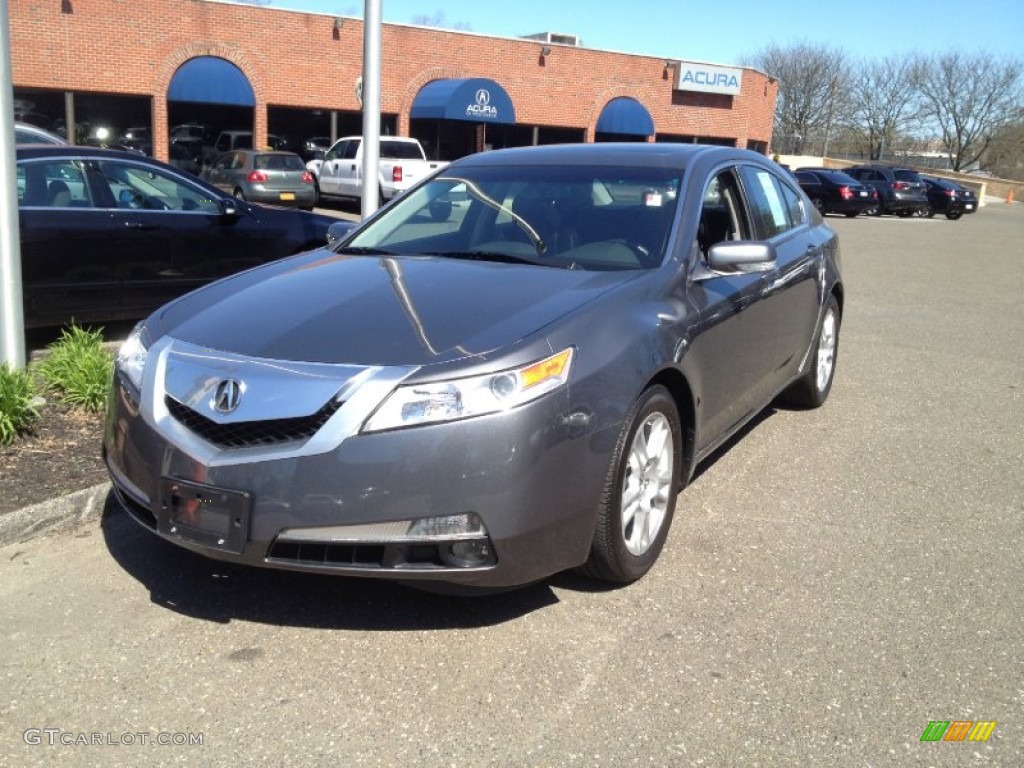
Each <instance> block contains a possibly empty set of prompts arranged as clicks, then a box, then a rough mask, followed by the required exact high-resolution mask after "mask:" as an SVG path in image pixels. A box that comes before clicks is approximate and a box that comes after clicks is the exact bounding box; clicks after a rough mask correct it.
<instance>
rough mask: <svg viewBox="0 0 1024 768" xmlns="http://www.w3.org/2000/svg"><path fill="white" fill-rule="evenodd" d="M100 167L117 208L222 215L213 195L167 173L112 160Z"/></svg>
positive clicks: (98, 163)
mask: <svg viewBox="0 0 1024 768" xmlns="http://www.w3.org/2000/svg"><path fill="white" fill-rule="evenodd" d="M96 166H97V168H98V169H99V171H100V173H101V174H102V177H103V181H104V182H105V183H106V185H107V187H108V188H109V189H110V195H111V197H112V198H113V201H114V205H115V206H116V207H117V208H125V209H143V210H150V211H194V212H200V213H218V214H219V213H220V204H219V202H218V201H217V200H216V199H214V198H213V197H211V196H210V195H209V193H207V192H206V191H205V190H203V189H202V188H201V187H194V186H192V185H191V184H186V183H185V181H184V180H183V179H180V178H177V177H175V176H171V175H170V174H168V173H165V172H164V171H163V169H157V168H152V167H149V166H145V165H135V164H133V163H124V162H114V161H110V160H101V161H99V162H97V163H96Z"/></svg>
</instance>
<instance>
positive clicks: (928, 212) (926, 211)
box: [917, 203, 935, 219]
mask: <svg viewBox="0 0 1024 768" xmlns="http://www.w3.org/2000/svg"><path fill="white" fill-rule="evenodd" d="M917 215H918V216H923V217H924V218H926V219H930V218H933V217H934V216H935V207H934V206H933V205H932V204H931V203H928V204H927V205H926V206H925V207H924V208H918V210H917Z"/></svg>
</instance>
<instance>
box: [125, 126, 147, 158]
mask: <svg viewBox="0 0 1024 768" xmlns="http://www.w3.org/2000/svg"><path fill="white" fill-rule="evenodd" d="M118 141H119V143H121V144H123V145H124V146H126V147H128V148H130V149H134V150H135V151H136V152H141V153H142V154H144V155H152V154H153V134H152V132H151V131H150V130H149V128H147V127H142V126H140V127H136V128H129V129H127V130H126V131H125V132H124V133H122V134H121V136H120V138H119V139H118Z"/></svg>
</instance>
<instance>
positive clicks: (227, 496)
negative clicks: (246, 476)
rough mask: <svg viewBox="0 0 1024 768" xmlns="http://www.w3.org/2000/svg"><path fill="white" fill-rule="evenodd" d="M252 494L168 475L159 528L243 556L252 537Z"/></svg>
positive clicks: (162, 492) (172, 535)
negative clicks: (250, 531) (250, 536)
mask: <svg viewBox="0 0 1024 768" xmlns="http://www.w3.org/2000/svg"><path fill="white" fill-rule="evenodd" d="M251 509H252V503H251V498H250V496H249V494H248V493H246V492H244V491H232V490H228V489H225V488H217V487H215V486H212V485H206V484H204V483H195V482H192V481H190V480H181V479H178V478H176V477H165V478H162V479H161V481H160V506H159V508H158V509H157V528H158V530H159V531H160V533H162V534H163V535H164V536H167V537H169V538H172V539H182V540H183V541H188V542H192V543H194V544H200V545H202V546H204V547H209V548H210V549H218V550H221V551H224V552H232V553H234V554H236V555H240V554H241V553H242V551H243V550H244V549H245V542H246V541H247V540H248V538H249V518H250V514H251Z"/></svg>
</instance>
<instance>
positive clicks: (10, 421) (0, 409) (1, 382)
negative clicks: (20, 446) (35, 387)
mask: <svg viewBox="0 0 1024 768" xmlns="http://www.w3.org/2000/svg"><path fill="white" fill-rule="evenodd" d="M33 397H34V394H33V391H32V376H31V375H30V374H29V373H28V371H23V370H21V369H18V368H12V367H11V366H9V365H8V364H7V363H2V364H0V445H10V444H11V443H12V442H14V438H15V437H17V436H18V435H20V434H21V433H23V432H27V431H29V430H30V429H31V428H32V425H33V424H35V422H36V420H37V419H38V418H39V411H38V410H36V407H35V405H33V403H32V400H33Z"/></svg>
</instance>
